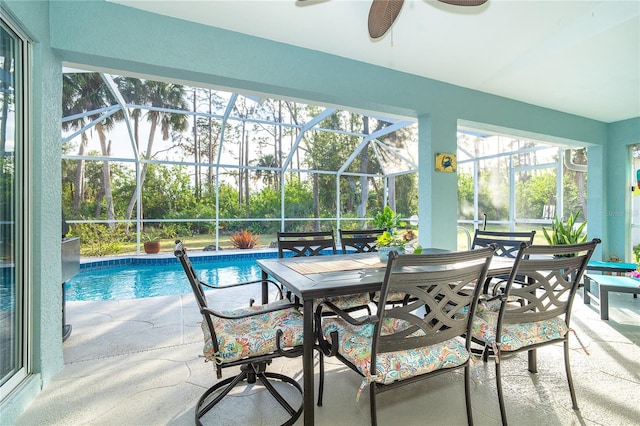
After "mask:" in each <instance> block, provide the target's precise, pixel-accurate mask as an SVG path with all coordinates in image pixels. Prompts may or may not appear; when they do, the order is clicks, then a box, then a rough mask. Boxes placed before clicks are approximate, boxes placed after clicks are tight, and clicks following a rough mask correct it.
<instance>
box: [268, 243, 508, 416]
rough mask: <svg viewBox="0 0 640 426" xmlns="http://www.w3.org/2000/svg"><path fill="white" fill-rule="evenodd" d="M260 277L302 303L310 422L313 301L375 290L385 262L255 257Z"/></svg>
mask: <svg viewBox="0 0 640 426" xmlns="http://www.w3.org/2000/svg"><path fill="white" fill-rule="evenodd" d="M447 251H448V250H442V249H436V248H431V249H424V250H423V254H434V253H444V252H447ZM513 260H514V259H510V258H503V257H497V256H496V257H494V258H493V259H492V261H491V267H490V268H489V275H493V276H496V275H505V274H508V273H509V272H510V271H511V268H512V266H513ZM257 263H258V265H259V266H260V268H261V269H262V278H263V279H267V277H268V276H269V275H270V276H271V277H273V278H275V279H276V280H278V281H279V282H280V283H282V285H283V286H284V287H285V288H286V289H287V290H289V291H291V292H292V293H293V294H294V295H295V296H297V297H298V298H300V300H301V301H302V305H303V355H302V370H303V373H302V375H303V380H304V385H303V389H304V413H303V414H304V424H305V425H313V424H314V412H315V410H314V408H315V406H314V399H315V394H314V369H313V345H314V343H315V335H314V326H313V302H314V300H317V299H324V298H327V297H335V296H347V295H350V294H359V293H368V292H374V291H379V290H380V289H381V287H382V281H383V280H384V274H385V271H386V263H382V262H381V261H380V259H379V257H378V254H377V253H359V254H346V255H333V256H331V255H329V256H313V257H290V258H278V259H260V260H257Z"/></svg>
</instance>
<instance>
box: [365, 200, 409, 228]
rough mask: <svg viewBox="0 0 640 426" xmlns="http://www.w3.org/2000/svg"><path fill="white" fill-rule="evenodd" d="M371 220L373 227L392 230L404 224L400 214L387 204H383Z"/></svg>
mask: <svg viewBox="0 0 640 426" xmlns="http://www.w3.org/2000/svg"><path fill="white" fill-rule="evenodd" d="M371 222H372V225H373V227H374V228H376V229H386V230H394V229H396V228H398V227H400V226H405V225H406V222H404V221H403V220H402V218H401V217H400V215H399V214H396V212H394V211H393V209H392V208H391V207H389V206H385V207H384V209H382V211H381V212H378V214H376V215H375V216H374V217H373V220H372V221H371Z"/></svg>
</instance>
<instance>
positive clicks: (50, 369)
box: [0, 1, 64, 424]
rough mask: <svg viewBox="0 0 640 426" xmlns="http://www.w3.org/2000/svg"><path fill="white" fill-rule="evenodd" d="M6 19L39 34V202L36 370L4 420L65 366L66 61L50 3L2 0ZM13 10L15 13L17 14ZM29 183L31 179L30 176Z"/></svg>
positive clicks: (33, 155) (34, 147)
mask: <svg viewBox="0 0 640 426" xmlns="http://www.w3.org/2000/svg"><path fill="white" fill-rule="evenodd" d="M2 6H3V8H4V12H5V14H6V15H7V16H5V17H4V18H5V19H11V20H13V21H16V23H17V24H18V26H19V30H21V31H22V32H24V33H25V34H26V35H27V36H28V37H29V38H31V39H32V40H33V45H32V46H33V49H32V56H31V60H32V67H31V72H32V75H31V80H30V82H29V84H30V89H31V93H32V103H31V105H30V109H31V133H30V138H29V140H28V146H29V147H30V155H29V158H28V159H27V161H26V162H27V164H29V166H30V168H31V169H30V174H31V179H32V183H31V185H30V187H31V199H32V204H33V209H32V215H31V217H30V219H31V231H32V235H33V238H32V240H31V256H30V260H31V264H32V269H31V291H32V294H33V298H32V301H33V304H32V318H33V321H32V327H31V333H30V338H31V341H32V344H33V350H32V357H31V359H32V372H33V374H32V375H31V376H30V377H29V378H28V379H27V380H26V381H25V382H24V383H23V386H21V387H20V388H19V389H18V390H17V392H16V394H15V395H14V396H13V397H12V398H11V400H9V401H6V402H5V403H4V404H3V406H2V414H1V417H2V421H1V422H0V423H2V424H11V423H12V419H14V418H15V417H16V416H17V415H18V414H20V413H21V412H22V411H23V410H24V408H25V407H26V405H27V404H28V403H29V402H30V401H31V400H33V398H34V397H35V396H36V395H37V393H38V392H39V391H40V390H41V388H43V387H44V386H46V385H47V383H48V382H49V381H50V380H51V378H52V377H53V375H55V374H56V373H57V372H58V371H59V370H60V369H61V368H62V366H63V364H64V362H63V355H62V338H61V336H62V332H61V329H62V318H61V306H62V292H61V279H60V277H61V265H60V263H61V260H60V256H61V255H60V223H61V213H60V197H61V195H60V194H61V188H60V182H61V180H60V126H61V118H60V117H61V114H62V107H61V93H62V92H61V90H62V78H61V72H62V67H61V62H60V60H59V59H57V58H56V57H55V54H54V53H53V51H52V50H51V48H50V46H49V4H48V2H46V1H44V2H39V1H29V2H21V1H16V2H13V1H8V2H4V1H3V2H2ZM11 15H12V16H11ZM25 183H26V182H25Z"/></svg>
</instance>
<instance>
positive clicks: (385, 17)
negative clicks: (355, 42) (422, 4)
mask: <svg viewBox="0 0 640 426" xmlns="http://www.w3.org/2000/svg"><path fill="white" fill-rule="evenodd" d="M485 1H486V0H485ZM403 3H404V0H373V3H372V4H371V9H369V36H371V38H380V37H382V36H383V35H384V34H385V33H386V32H387V31H388V30H389V28H391V26H392V25H393V23H394V21H395V20H396V18H397V17H398V14H399V13H400V9H401V8H402V4H403Z"/></svg>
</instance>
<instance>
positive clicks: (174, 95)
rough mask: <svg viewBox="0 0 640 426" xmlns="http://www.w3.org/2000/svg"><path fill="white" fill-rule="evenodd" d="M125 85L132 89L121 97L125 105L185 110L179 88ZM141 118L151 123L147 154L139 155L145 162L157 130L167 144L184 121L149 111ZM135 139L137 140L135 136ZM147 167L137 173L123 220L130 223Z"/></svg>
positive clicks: (156, 84) (179, 116) (153, 83)
mask: <svg viewBox="0 0 640 426" xmlns="http://www.w3.org/2000/svg"><path fill="white" fill-rule="evenodd" d="M125 80H132V79H125ZM127 85H130V87H132V88H135V90H129V91H127V92H125V93H124V94H123V96H126V98H125V99H126V100H127V102H135V103H138V104H140V105H147V106H151V107H159V108H165V109H176V110H186V109H187V103H186V101H185V91H184V88H183V87H182V86H181V85H178V84H173V83H163V82H157V81H150V80H146V81H143V82H142V85H139V84H138V83H135V82H133V81H129V82H127V83H125V87H127ZM127 97H128V99H127ZM132 115H134V114H132ZM145 115H146V117H147V120H148V121H149V123H151V126H150V130H149V137H148V139H147V150H146V151H145V152H144V153H142V155H143V157H144V158H145V159H147V160H150V159H151V158H152V157H153V143H154V140H155V135H156V130H157V128H158V127H160V131H161V133H162V139H163V140H168V139H169V134H170V132H171V131H183V130H186V128H187V117H186V115H185V114H178V113H172V112H167V111H163V110H157V109H153V110H149V111H148V112H147V113H146V114H145ZM134 120H135V118H134ZM136 128H137V127H136ZM135 137H136V138H137V137H138V135H137V133H136V135H135ZM135 143H136V147H139V146H140V144H139V141H138V140H136V141H135ZM148 166H149V163H143V164H142V168H141V170H140V185H139V186H137V187H136V190H135V191H134V193H133V195H132V197H131V200H130V202H129V206H128V207H127V212H126V216H125V217H126V219H127V220H129V219H131V216H132V214H133V209H134V207H135V205H136V203H137V200H138V192H139V191H140V187H142V185H143V184H144V180H145V176H146V173H147V168H148ZM140 209H141V211H142V206H141V207H140Z"/></svg>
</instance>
